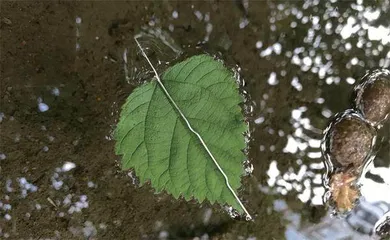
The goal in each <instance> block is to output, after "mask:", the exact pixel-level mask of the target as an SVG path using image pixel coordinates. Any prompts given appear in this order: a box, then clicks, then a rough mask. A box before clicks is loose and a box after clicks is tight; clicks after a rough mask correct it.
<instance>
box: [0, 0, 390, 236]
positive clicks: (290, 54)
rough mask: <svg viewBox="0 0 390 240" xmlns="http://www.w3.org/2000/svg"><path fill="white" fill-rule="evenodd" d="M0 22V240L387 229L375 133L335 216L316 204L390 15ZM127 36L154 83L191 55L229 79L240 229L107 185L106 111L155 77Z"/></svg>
mask: <svg viewBox="0 0 390 240" xmlns="http://www.w3.org/2000/svg"><path fill="white" fill-rule="evenodd" d="M0 18H1V19H0V21H1V23H0V24H1V25H0V31H1V32H0V33H1V37H0V39H1V48H0V63H1V69H0V81H1V82H0V99H1V100H0V239H202V240H207V239H215V240H217V239H243V240H255V239H257V240H259V239H269V240H274V239H275V240H279V239H289V240H293V239H378V238H379V237H376V236H372V235H371V234H372V232H373V229H374V227H375V224H376V223H377V221H378V220H379V218H382V219H385V218H386V216H388V217H389V218H390V213H389V210H390V178H389V176H390V150H389V149H390V123H389V121H387V122H385V123H384V125H383V127H382V128H381V129H380V130H379V131H378V142H379V145H378V147H377V154H376V157H375V159H374V160H373V163H372V166H371V168H369V170H367V173H366V174H365V176H364V178H362V180H361V183H362V187H361V193H362V198H361V199H360V202H359V205H358V206H356V207H355V209H354V210H352V212H351V214H350V215H348V216H346V217H343V218H338V217H332V216H331V215H332V208H331V207H328V205H327V204H324V203H323V199H324V194H325V193H326V189H325V187H324V186H323V182H322V180H323V174H324V173H325V172H326V169H325V166H324V163H323V158H322V156H321V139H322V133H323V130H324V129H325V128H326V127H327V126H328V124H329V121H330V119H331V118H332V116H333V115H334V114H336V113H338V112H342V111H344V110H346V109H348V108H350V107H351V106H352V105H353V101H352V100H353V99H352V98H353V89H354V86H355V85H356V84H358V83H359V81H360V79H361V78H362V77H363V76H364V75H365V73H366V71H367V70H370V69H373V68H384V69H389V68H390V2H389V0H378V1H362V0H357V1H336V0H332V1H319V0H306V1H245V0H242V1H240V0H235V1H202V2H201V1H144V2H141V1H128V2H125V1H81V2H75V1H51V2H49V1H2V2H0ZM140 33H141V34H143V36H144V37H143V38H142V41H141V43H142V44H143V46H145V48H146V50H147V51H149V53H150V56H152V57H151V58H152V59H153V63H155V64H156V68H157V70H158V71H159V72H162V71H163V70H164V69H166V67H167V66H170V65H171V64H172V63H175V62H177V61H179V60H181V59H183V58H184V57H186V56H191V55H193V54H196V53H200V52H207V53H210V54H215V55H217V56H218V57H220V58H221V59H223V60H224V61H225V64H226V65H227V66H229V67H230V68H234V69H236V70H237V71H239V75H240V85H241V87H242V89H241V90H242V92H243V93H245V96H246V97H247V103H246V106H244V108H245V112H246V115H247V116H246V117H247V119H248V122H249V124H250V129H251V132H250V133H251V134H250V137H249V138H250V139H249V140H250V141H249V148H248V160H249V161H250V163H251V164H252V165H253V168H254V170H253V173H252V174H251V175H250V176H244V177H243V179H242V186H243V187H242V190H241V191H240V198H241V199H242V201H243V203H244V205H245V206H246V208H247V209H248V211H249V212H250V213H251V214H252V216H253V217H254V221H253V222H246V221H239V220H234V219H232V218H231V217H230V216H229V215H228V214H227V212H226V210H224V208H223V207H221V206H217V205H210V204H209V203H208V202H204V203H197V202H196V201H190V202H186V201H185V200H183V199H179V200H177V199H174V198H173V197H172V196H171V195H169V194H167V193H165V192H163V193H159V194H155V193H154V190H153V188H152V187H151V186H150V185H149V184H146V185H144V186H142V187H138V185H137V178H136V174H137V173H135V172H132V171H126V172H123V171H121V170H120V167H119V162H120V157H118V156H116V155H115V154H114V144H115V142H114V141H113V140H112V131H113V129H115V125H116V123H117V120H118V116H119V111H120V107H121V105H122V104H123V103H124V101H125V99H126V98H127V96H128V95H129V94H130V93H131V92H132V90H133V89H134V88H135V87H137V86H138V85H140V84H141V83H142V82H144V81H149V80H150V79H151V78H152V77H153V72H152V71H151V69H150V67H149V66H148V64H147V62H146V61H145V60H144V59H143V57H142V56H141V55H140V54H139V49H138V48H137V45H136V43H135V41H134V39H133V37H134V36H135V35H137V34H140ZM386 214H387V215H386ZM381 228H382V229H385V230H383V232H385V231H388V229H389V227H388V226H387V227H386V226H385V225H383V226H382V227H381ZM386 229H387V230H386Z"/></svg>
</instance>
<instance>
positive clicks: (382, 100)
mask: <svg viewBox="0 0 390 240" xmlns="http://www.w3.org/2000/svg"><path fill="white" fill-rule="evenodd" d="M375 73H376V74H375ZM373 74H374V76H369V77H368V78H367V79H368V80H367V81H366V82H363V83H362V84H361V85H360V87H358V90H357V98H356V103H355V104H356V105H357V108H358V109H359V110H360V111H361V112H362V114H363V116H364V117H365V118H366V119H367V120H368V121H369V122H370V123H371V124H372V125H374V126H378V125H380V124H381V123H383V122H384V121H386V119H388V117H389V115H390V72H389V75H386V71H384V72H383V73H382V72H381V73H378V72H374V73H373Z"/></svg>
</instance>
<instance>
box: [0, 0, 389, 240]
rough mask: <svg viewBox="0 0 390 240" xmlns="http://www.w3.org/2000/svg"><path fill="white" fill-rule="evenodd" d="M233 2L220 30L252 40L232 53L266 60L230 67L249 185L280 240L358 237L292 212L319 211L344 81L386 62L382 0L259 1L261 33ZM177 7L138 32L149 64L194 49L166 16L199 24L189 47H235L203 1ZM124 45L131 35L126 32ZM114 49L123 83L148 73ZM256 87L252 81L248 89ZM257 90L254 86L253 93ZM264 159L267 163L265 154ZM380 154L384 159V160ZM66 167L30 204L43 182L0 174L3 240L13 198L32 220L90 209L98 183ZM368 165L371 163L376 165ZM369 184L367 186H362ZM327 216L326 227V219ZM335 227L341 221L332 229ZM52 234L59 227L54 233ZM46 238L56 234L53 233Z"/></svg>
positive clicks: (38, 103) (84, 226) (348, 84)
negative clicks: (325, 143)
mask: <svg viewBox="0 0 390 240" xmlns="http://www.w3.org/2000/svg"><path fill="white" fill-rule="evenodd" d="M236 2H241V4H242V6H243V8H242V9H243V12H244V13H243V14H242V16H241V17H240V18H239V20H238V21H236V22H231V24H230V22H226V24H227V26H228V28H234V29H237V30H238V31H237V32H236V34H241V33H242V34H247V33H248V32H250V33H252V32H253V33H254V34H257V35H259V36H258V39H256V40H255V41H253V42H252V43H251V44H252V46H250V47H248V49H240V51H251V48H253V49H254V51H256V55H257V57H258V59H256V58H255V59H252V61H254V62H257V61H259V62H260V61H261V63H262V64H264V63H267V62H268V63H270V65H271V66H268V67H266V68H261V69H257V70H256V71H259V72H255V73H248V71H247V70H245V69H247V66H246V65H245V63H242V64H239V67H241V68H243V71H242V75H243V76H244V77H245V78H246V81H247V83H248V84H247V85H248V86H247V87H246V88H244V89H246V90H247V91H248V93H249V96H250V97H251V99H250V101H252V102H253V103H252V105H251V108H252V110H251V111H250V112H252V111H253V112H252V115H253V119H252V118H250V119H252V122H251V123H252V126H251V127H252V129H253V132H252V135H251V138H252V140H253V141H252V142H253V143H254V144H256V146H253V147H252V148H256V150H250V151H254V153H251V152H250V153H249V156H250V157H251V158H252V159H251V161H252V164H253V166H254V172H253V174H254V176H256V177H259V178H260V177H261V176H263V175H266V177H267V179H266V180H265V181H262V183H260V182H258V183H256V184H257V186H256V189H259V191H261V192H262V193H266V194H268V195H272V196H274V197H275V199H276V200H274V202H273V210H272V211H276V212H279V213H281V215H282V216H283V217H284V218H285V219H286V220H287V221H288V222H289V223H290V224H289V225H288V228H287V231H286V237H287V238H289V239H294V236H295V237H296V238H295V239H297V238H298V239H303V237H304V236H306V237H308V238H309V239H313V238H317V239H336V236H337V237H340V238H341V237H347V236H354V237H358V238H359V239H363V235H360V234H359V233H357V232H356V231H353V230H352V228H350V227H349V226H350V225H348V223H347V221H346V220H343V219H337V220H336V219H334V218H330V217H329V213H325V214H320V216H319V218H321V219H322V220H321V223H320V224H319V225H317V226H315V225H313V224H310V223H308V221H309V220H307V219H306V218H307V217H306V216H304V215H303V214H302V213H301V209H302V208H304V207H305V206H308V205H310V206H317V207H320V208H322V207H321V206H322V204H323V202H322V197H323V194H324V193H325V189H324V187H323V186H322V177H321V176H322V174H323V172H324V171H325V168H324V165H323V163H322V159H321V155H320V152H321V151H320V141H321V138H322V130H323V129H324V128H325V127H326V124H327V122H328V119H330V118H331V117H332V116H333V115H334V114H335V113H336V112H338V111H341V110H342V109H344V108H345V107H346V102H347V98H346V97H345V96H346V95H348V94H350V93H351V92H352V88H353V85H354V84H356V83H357V81H358V80H359V78H360V77H361V76H362V75H363V73H364V72H365V71H366V70H367V69H370V68H372V67H382V68H389V66H390V50H389V43H390V34H389V32H390V27H389V26H388V22H386V21H383V18H386V17H388V16H389V10H388V9H389V2H388V1H378V2H379V3H378V4H377V5H376V6H369V7H366V6H364V5H363V4H362V2H363V1H360V0H358V1H356V2H353V3H350V4H349V3H348V5H347V6H345V5H343V4H342V3H340V2H338V1H334V0H333V1H326V2H324V3H320V1H316V0H312V1H311V0H310V1H309V0H307V1H304V4H301V2H299V3H298V2H297V3H295V2H291V1H286V2H280V1H276V2H273V1H269V2H267V3H265V2H263V3H261V4H264V5H265V4H266V5H267V8H269V16H268V18H267V20H268V23H265V24H264V26H262V28H260V29H261V32H265V33H266V34H258V32H257V33H256V31H255V27H258V26H256V24H257V23H256V21H254V20H251V14H255V13H253V12H251V9H257V8H256V6H254V5H256V3H252V2H249V1H236ZM183 8H184V7H183ZM186 8H190V9H191V12H192V13H193V15H192V16H185V15H184V14H182V12H181V11H180V9H172V10H171V11H170V12H169V14H168V15H169V16H168V18H171V19H169V20H167V21H165V19H163V17H159V16H158V14H156V15H154V16H153V17H151V18H150V20H149V21H148V25H149V26H148V27H146V28H144V29H143V31H144V32H147V33H148V35H145V38H146V39H145V41H144V44H150V47H149V48H150V49H151V50H155V49H156V46H158V47H161V48H160V49H159V50H158V53H159V55H158V56H159V58H157V59H154V61H155V62H154V63H155V66H157V67H158V68H157V69H158V70H159V71H160V72H162V71H163V70H164V69H165V68H166V67H167V66H168V65H169V64H170V63H171V62H172V61H174V60H175V59H177V58H178V56H179V55H180V54H181V52H182V51H183V52H186V51H189V52H191V51H192V49H193V48H196V47H195V46H194V44H192V45H190V46H189V45H188V44H185V43H186V40H185V39H184V40H183V39H181V41H180V44H179V43H178V42H179V41H177V42H176V41H175V40H176V38H175V33H176V32H177V31H179V30H180V28H182V27H183V26H180V25H177V24H176V22H175V21H180V19H184V18H191V19H193V21H194V23H193V25H194V26H195V27H197V28H198V29H201V30H199V36H198V42H197V44H198V45H203V44H204V45H207V44H209V46H211V47H210V48H211V49H213V47H214V46H218V47H219V48H218V49H222V50H221V51H224V53H223V54H222V56H223V57H227V58H229V57H228V56H229V55H231V53H232V52H231V51H232V49H233V48H234V46H235V44H236V42H234V41H232V39H235V38H234V36H229V34H222V35H218V34H219V32H218V31H219V29H220V25H218V24H216V23H214V21H215V18H216V16H215V15H214V9H213V7H210V9H207V10H204V7H202V6H197V4H196V3H195V4H193V5H192V6H187V7H186ZM381 19H382V20H381ZM85 24H88V23H87V22H86V21H85V18H84V17H83V16H81V15H80V17H77V18H76V20H75V26H76V36H75V38H76V45H75V50H76V51H77V52H81V51H82V50H83V48H84V46H83V45H82V44H81V42H82V39H83V37H84V36H83V34H84V33H83V30H82V29H83V26H85ZM240 31H241V32H240ZM257 31H258V30H257ZM162 39H165V42H163V44H161V43H160V42H161V41H162ZM244 39H245V38H244ZM130 41H132V38H129V42H130ZM129 45H130V44H129ZM183 49H184V50H183ZM72 50H74V49H72ZM211 51H213V50H211ZM118 52H120V57H118V58H117V59H116V60H115V59H113V58H111V57H110V56H106V59H109V60H110V61H112V62H115V61H117V62H116V63H117V64H118V65H120V66H123V71H124V72H125V74H126V78H127V81H129V82H130V83H131V84H134V85H138V84H140V83H142V82H144V81H147V80H148V79H150V78H151V76H152V75H153V74H152V72H151V70H150V69H149V68H148V66H147V65H146V64H144V63H143V62H141V63H140V61H136V60H135V59H136V56H137V52H136V50H135V49H130V48H128V46H125V47H123V48H121V49H120V51H118ZM118 59H120V60H118ZM227 63H228V64H232V65H234V64H236V63H235V62H234V61H231V60H230V61H229V60H227ZM247 76H248V77H247ZM256 84H257V85H260V86H261V87H258V88H252V86H254V85H256ZM289 88H291V89H289ZM50 89H51V90H50V92H51V94H52V95H53V96H55V97H62V89H61V87H60V86H58V87H52V88H50ZM259 89H260V90H261V91H258V90H259ZM286 89H288V91H287V90H286ZM289 95H290V96H289ZM33 104H34V106H35V109H36V111H37V112H38V113H39V114H44V113H50V112H52V111H55V108H53V106H52V105H51V104H50V103H49V102H46V101H45V99H44V98H42V97H39V96H38V97H36V98H35V100H34V103H33ZM118 106H120V103H118V101H116V102H114V103H113V104H112V115H117V113H118V109H119V107H118ZM0 111H1V109H0ZM11 118H12V116H11V115H9V113H0V122H1V123H2V124H3V125H4V126H7V125H6V124H8V122H7V121H9V120H10V119H11ZM17 120H18V119H17ZM113 122H114V121H113ZM109 124H113V123H109ZM109 124H107V132H108V133H107V135H106V137H105V138H106V139H107V140H111V132H110V129H111V128H112V127H111V126H109ZM19 132H20V133H17V134H16V135H13V136H11V138H12V141H15V142H19V141H20V140H22V141H23V139H25V138H27V137H26V136H24V135H22V133H23V132H22V131H19ZM23 134H24V133H23ZM47 140H48V141H47V142H46V144H47V145H48V146H46V145H42V146H40V148H41V149H42V150H43V151H44V152H47V153H48V154H51V152H52V151H58V149H52V148H51V147H50V142H53V141H55V138H54V137H53V136H51V135H50V133H49V135H48V136H47ZM383 141H387V142H389V137H388V136H387V137H385V140H383ZM78 143H79V139H74V142H73V144H74V145H77V144H78ZM387 146H388V145H387ZM0 152H1V153H0V164H7V161H14V160H15V159H10V158H9V157H8V156H9V153H8V152H2V149H0ZM384 152H385V153H383V154H380V155H378V156H377V158H378V160H374V162H373V164H374V166H375V167H373V168H371V169H370V173H371V174H372V175H376V176H380V177H381V178H382V179H383V181H384V184H377V182H376V181H375V180H374V178H372V177H371V178H364V179H363V180H362V188H361V191H362V195H363V196H364V197H365V201H366V202H367V204H368V205H369V204H370V203H377V202H387V203H388V204H389V203H390V199H389V197H388V196H387V195H386V192H388V191H390V190H389V188H388V186H389V184H390V179H389V178H388V177H387V176H389V174H388V173H389V161H390V160H389V159H390V158H389V157H388V151H387V152H386V151H384ZM266 157H268V158H269V159H265V158H266ZM386 157H387V158H389V159H385V158H386ZM260 161H263V162H266V163H267V164H266V166H265V165H264V164H261V163H259V162H260ZM72 163H73V162H72V161H70V160H69V161H68V160H66V161H63V160H61V161H59V162H58V164H57V166H56V167H55V168H53V169H49V170H48V171H49V174H50V175H51V181H50V183H48V184H49V188H50V189H51V190H52V192H50V193H51V194H50V195H49V197H48V199H50V200H48V199H46V197H45V198H44V199H43V200H40V201H36V200H35V197H36V194H37V191H38V192H39V190H40V189H41V188H42V189H44V188H47V187H48V186H46V185H47V184H44V183H39V184H38V183H37V184H34V182H33V180H34V179H29V177H28V176H27V175H26V176H25V175H24V174H19V175H11V176H10V177H8V173H6V174H5V176H7V177H6V178H4V177H2V180H3V179H4V180H5V181H4V183H2V187H3V188H4V189H5V192H4V196H0V213H1V214H0V216H1V217H2V218H3V219H5V220H6V224H7V225H6V227H5V228H4V229H0V236H2V237H5V238H7V237H8V238H12V220H13V219H14V218H15V217H18V216H14V215H13V214H12V212H13V208H14V206H13V205H11V204H10V203H9V202H10V201H17V199H19V198H25V199H26V201H23V202H22V204H25V205H28V206H30V205H31V206H30V208H29V209H30V210H29V211H27V212H26V216H28V217H31V216H33V215H34V211H41V210H42V209H44V208H54V209H58V211H57V214H58V216H59V217H66V216H68V217H69V216H70V215H72V217H73V214H81V213H83V212H84V211H88V208H90V207H91V205H93V202H92V203H91V202H89V201H88V200H89V197H88V191H89V190H93V189H99V186H98V185H97V184H96V183H94V182H93V181H91V180H88V179H84V180H81V179H74V177H73V171H75V170H76V169H77V162H75V163H73V164H74V165H73V164H72ZM377 163H380V164H378V166H376V164H377ZM386 164H387V165H386ZM264 166H265V167H264ZM372 175H371V176H372ZM129 177H130V178H129V182H131V183H132V184H136V185H138V182H137V179H136V177H135V175H134V173H132V172H130V173H129ZM73 181H76V182H77V183H78V184H81V186H82V187H81V189H82V190H85V193H84V192H83V191H82V192H80V193H77V194H76V193H68V190H69V187H70V182H73ZM373 189H375V192H372V190H373ZM379 189H381V190H379ZM2 193H3V192H2ZM379 193H382V194H379ZM290 196H294V199H293V200H292V199H291V197H290ZM245 200H247V201H249V202H251V200H252V201H253V202H255V201H256V199H255V197H251V196H249V197H247V199H245ZM297 205H298V207H297ZM17 207H18V206H17ZM364 207H365V208H370V207H367V206H363V209H365V208H364ZM255 210H256V209H253V211H255ZM270 211H271V210H270ZM361 212H363V211H361ZM213 215H214V214H213V212H212V210H211V209H210V208H207V209H206V210H205V211H204V216H203V221H204V222H205V224H207V223H208V222H209V221H210V218H212V217H213ZM379 215H380V214H379ZM72 217H70V218H72ZM258 217H262V216H258ZM75 218H76V217H75ZM317 218H318V217H317ZM316 220H317V219H316ZM113 221H115V224H116V225H117V226H120V225H121V223H120V220H113ZM156 221H159V220H156ZM349 221H350V222H352V221H358V220H357V219H352V220H351V219H350V220H349ZM332 222H333V223H334V224H331V223H332ZM335 224H340V226H343V227H342V228H337V227H335ZM343 224H344V225H343ZM372 224H374V223H371V222H370V223H369V224H368V225H370V226H371V225H372ZM161 225H162V223H161ZM321 228H322V229H321ZM106 229H107V223H105V222H92V221H89V220H86V221H76V222H75V223H74V225H72V226H71V227H69V229H67V230H65V231H70V232H71V233H72V234H73V236H84V237H86V238H88V237H91V236H95V235H97V236H99V233H102V232H104V231H106ZM324 230H329V232H330V234H334V235H328V236H324V235H321V234H320V232H321V231H324ZM18 231H20V230H18ZM59 231H64V230H63V229H59ZM156 231H157V233H156V234H157V237H158V238H160V239H166V238H168V237H169V236H170V234H172V233H170V231H169V229H166V228H164V227H162V226H159V227H157V228H156ZM53 235H60V234H59V233H58V232H56V233H53ZM239 235H240V236H242V239H251V240H253V239H256V236H253V234H252V233H251V232H240V233H239ZM208 236H209V235H208V233H203V234H200V235H199V236H197V238H198V239H208V238H209V237H208ZM47 237H49V236H47ZM146 238H147V237H146ZM258 239H261V238H258Z"/></svg>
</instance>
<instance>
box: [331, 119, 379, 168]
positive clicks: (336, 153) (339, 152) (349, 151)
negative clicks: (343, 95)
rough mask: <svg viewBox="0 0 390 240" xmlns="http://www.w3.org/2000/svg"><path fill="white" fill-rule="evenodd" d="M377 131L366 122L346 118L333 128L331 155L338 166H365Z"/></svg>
mask: <svg viewBox="0 0 390 240" xmlns="http://www.w3.org/2000/svg"><path fill="white" fill-rule="evenodd" d="M375 133H376V132H375V130H374V129H373V128H372V127H371V126H370V125H369V124H367V123H366V122H365V121H364V120H362V119H359V118H357V117H351V116H348V117H345V118H343V119H340V120H339V121H338V122H337V123H335V125H334V126H333V131H332V132H331V135H330V136H331V141H330V155H331V160H332V162H333V163H336V166H340V165H341V166H343V167H345V166H349V165H351V164H352V165H354V166H355V167H359V166H361V165H362V164H363V162H364V160H365V159H366V157H367V155H368V154H369V153H370V151H371V148H372V142H373V138H374V136H375Z"/></svg>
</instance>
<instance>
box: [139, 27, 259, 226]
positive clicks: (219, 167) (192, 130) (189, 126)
mask: <svg viewBox="0 0 390 240" xmlns="http://www.w3.org/2000/svg"><path fill="white" fill-rule="evenodd" d="M138 37H139V36H138V35H136V36H135V37H134V40H135V41H136V43H137V45H138V47H139V49H140V50H141V52H142V55H143V56H144V57H145V58H146V60H147V61H148V63H149V65H150V67H151V68H152V69H153V72H154V74H155V75H156V79H157V82H158V84H159V85H160V87H161V88H162V90H163V91H164V93H165V95H166V96H167V97H168V99H169V101H170V102H171V103H172V105H173V106H174V107H175V109H176V110H177V112H178V113H179V114H180V116H181V117H182V119H183V120H184V121H185V122H186V124H187V126H188V128H189V129H190V131H191V132H193V133H194V134H195V135H196V136H197V137H198V139H199V140H200V142H201V143H202V145H203V147H204V148H205V149H206V151H207V153H208V154H209V156H210V157H211V159H212V160H213V162H214V164H215V165H216V166H217V168H218V170H219V171H220V172H221V173H222V175H223V177H224V178H225V182H226V185H227V187H228V188H229V190H230V192H231V193H232V194H233V196H234V197H235V198H236V200H237V202H238V203H239V204H240V206H241V208H242V209H243V210H244V212H245V214H246V220H247V221H250V220H252V217H251V215H250V214H249V212H248V211H247V210H246V208H245V207H244V205H243V204H242V202H241V200H240V199H239V198H238V196H237V194H236V193H235V192H234V190H233V188H232V187H231V186H230V183H229V179H228V177H227V176H226V174H225V172H224V171H223V170H222V168H221V166H220V165H219V164H218V162H217V160H215V158H214V156H213V154H212V153H211V151H210V150H209V148H208V147H207V145H206V143H205V142H204V140H203V138H202V137H201V136H200V134H199V133H198V132H196V131H195V130H194V129H193V128H192V126H191V124H190V122H189V121H188V119H187V118H186V116H185V115H184V114H183V112H182V111H181V110H180V108H179V107H178V106H177V104H176V102H175V101H174V100H173V99H172V97H171V95H170V94H169V93H168V91H167V89H166V88H165V86H164V84H163V83H162V82H161V79H160V77H159V76H158V73H157V71H156V69H155V68H154V66H153V64H152V63H151V62H150V60H149V58H148V56H146V53H145V52H144V50H143V48H142V46H141V44H140V43H139V42H138V40H137V38H138Z"/></svg>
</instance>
